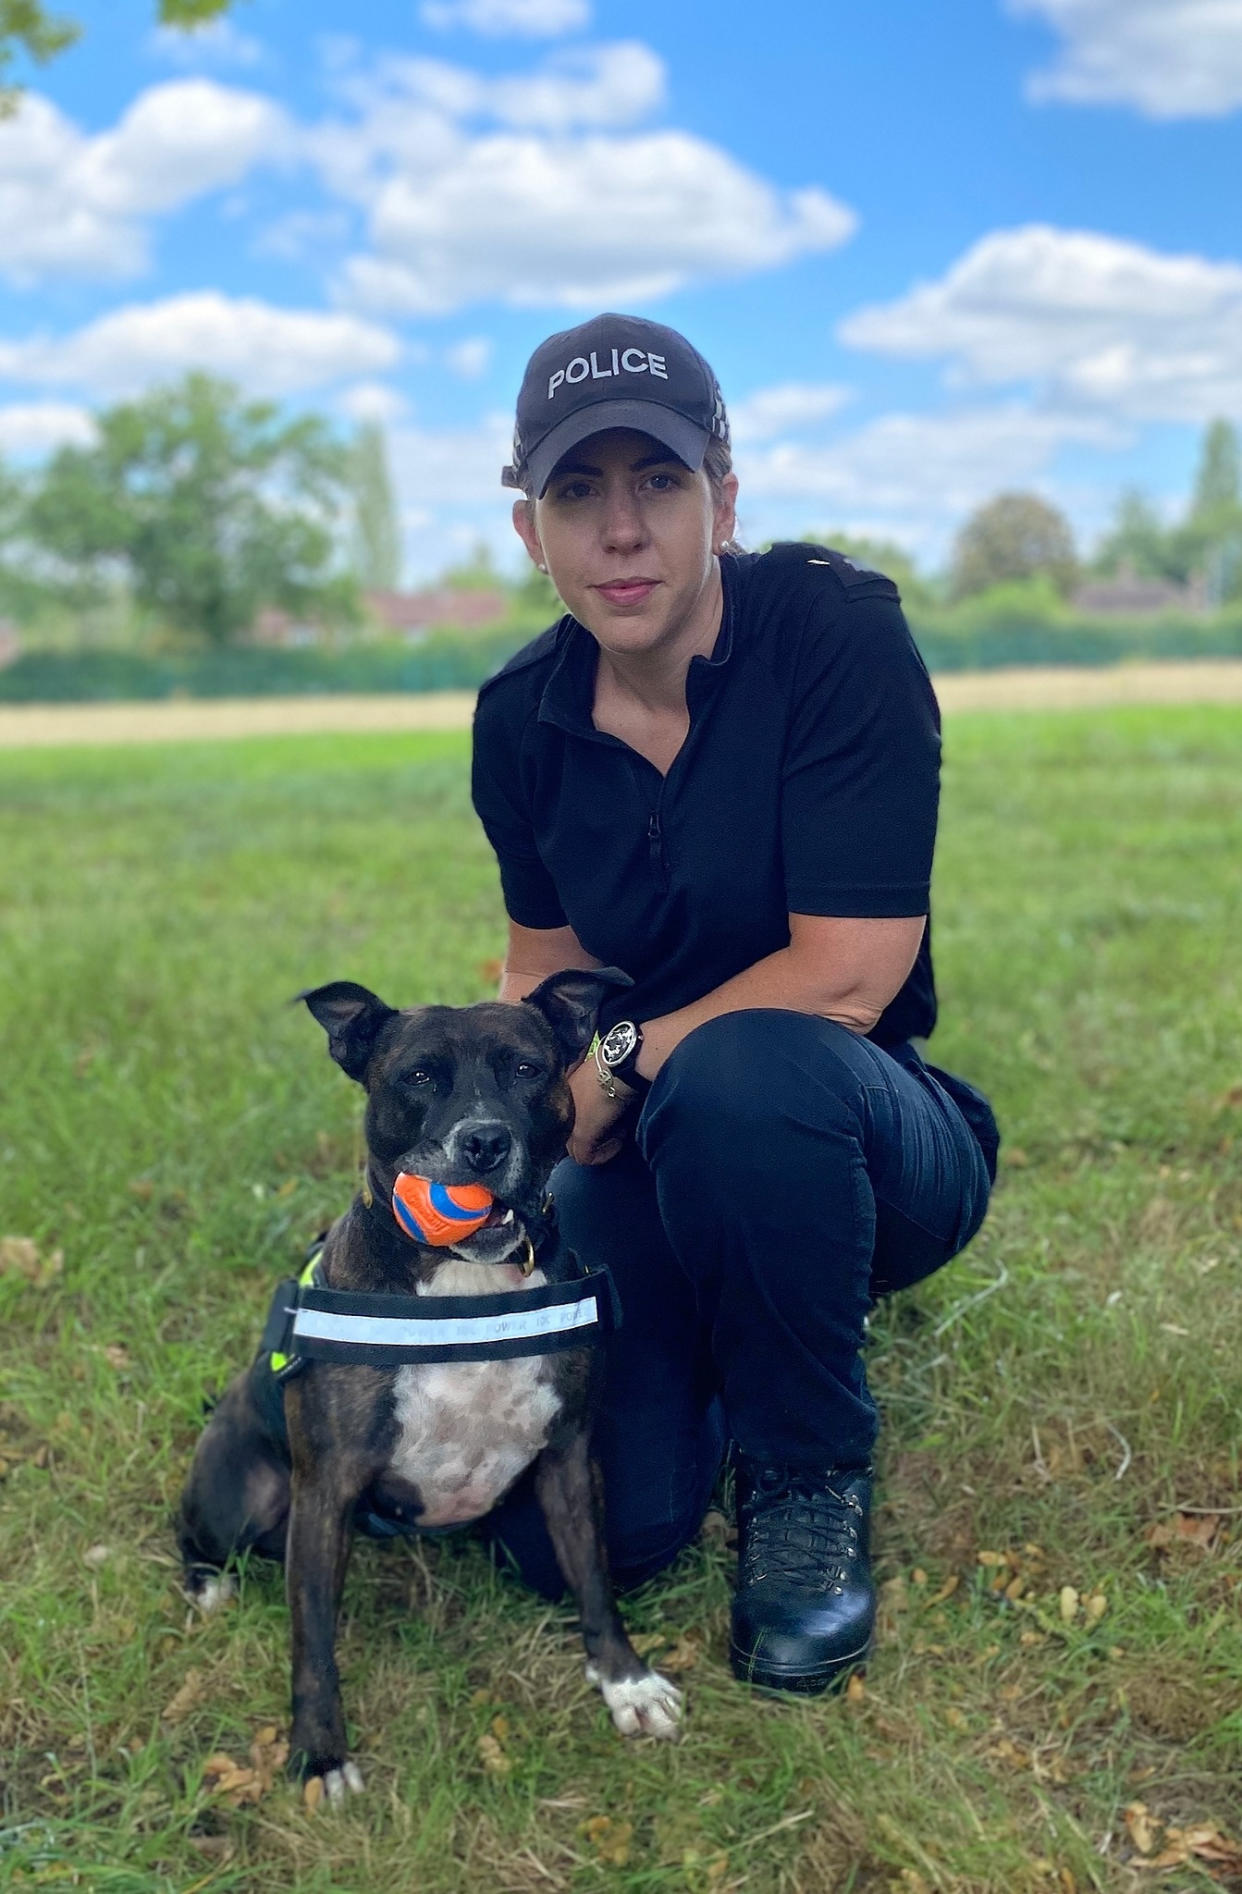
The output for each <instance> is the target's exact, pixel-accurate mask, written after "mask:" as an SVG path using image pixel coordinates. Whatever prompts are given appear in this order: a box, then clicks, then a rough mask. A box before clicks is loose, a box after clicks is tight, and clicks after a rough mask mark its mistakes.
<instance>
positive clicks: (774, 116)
mask: <svg viewBox="0 0 1242 1894" xmlns="http://www.w3.org/2000/svg"><path fill="white" fill-rule="evenodd" d="M57 10H58V11H60V10H69V11H72V12H74V13H75V14H76V15H77V17H78V18H79V19H80V20H81V22H82V24H83V27H84V33H83V37H82V40H81V42H80V43H79V45H78V46H77V47H75V48H74V49H73V50H72V51H71V52H70V53H69V54H68V55H66V56H64V57H62V58H61V59H58V60H56V61H55V62H53V63H52V64H50V65H48V66H46V67H42V68H27V69H25V70H22V69H20V68H19V70H18V72H17V75H16V76H17V77H18V78H19V79H20V80H21V81H22V82H23V84H24V86H25V91H24V93H23V96H22V98H21V101H20V104H19V107H18V110H17V111H16V112H15V113H14V114H13V115H12V116H10V117H9V118H7V119H5V120H3V121H0V229H2V230H3V233H4V234H3V240H2V241H0V452H2V453H4V454H5V455H6V456H7V457H8V458H9V459H10V460H11V461H13V462H14V463H16V464H19V465H21V464H27V465H28V464H34V463H37V462H38V460H39V458H40V457H41V456H43V455H45V454H46V453H48V452H49V451H51V450H52V449H54V448H55V447H56V446H57V445H59V444H60V443H62V442H64V441H85V440H89V438H90V436H91V427H92V423H91V415H92V412H93V411H96V410H97V409H99V408H100V407H106V406H108V405H110V404H111V403H114V402H116V401H117V400H120V399H123V398H125V397H128V396H130V395H133V394H136V393H139V392H141V391H142V390H143V389H145V388H147V387H150V386H152V385H155V384H157V383H159V382H164V381H168V380H170V379H174V378H175V377H177V376H178V375H180V374H181V373H182V372H183V371H184V370H186V369H187V368H190V367H203V368H207V369H209V370H211V371H213V372H214V373H217V374H220V375H224V376H227V377H229V378H231V379H233V380H235V381H237V382H238V383H240V384H241V385H243V386H244V387H245V388H246V389H247V390H249V391H252V392H254V393H256V394H259V395H263V396H268V397H271V398H273V399H277V400H280V401H282V402H286V403H288V404H289V406H290V408H291V409H292V410H303V409H312V410H315V411H319V412H322V413H325V414H328V415H329V416H331V417H333V418H334V419H335V420H336V421H337V422H339V423H340V424H341V425H342V426H348V425H352V424H353V423H354V422H356V421H358V420H361V419H377V420H379V421H381V422H382V423H383V425H384V426H385V428H386V430H387V436H388V442H389V452H390V459H391V464H392V468H393V473H394V478H395V481H396V486H397V492H398V499H399V505H400V511H401V519H402V527H403V534H404V543H405V551H406V575H407V578H408V580H409V581H410V582H412V583H416V582H418V581H419V580H422V579H425V578H427V577H428V576H430V575H432V574H434V573H436V572H438V571H440V570H442V569H443V568H444V567H445V566H446V565H448V564H451V563H453V562H455V561H459V560H461V559H462V558H463V557H466V556H468V555H469V553H470V550H471V548H472V547H473V546H475V545H476V544H477V543H478V542H479V541H485V542H486V543H487V544H488V545H489V547H491V548H492V550H493V552H494V554H495V556H496V557H497V558H498V559H499V560H501V562H502V563H503V564H504V565H505V566H506V567H508V566H512V567H513V568H514V569H516V568H517V565H518V563H519V560H520V558H521V557H522V555H521V554H520V549H519V548H518V545H517V541H516V539H515V538H514V537H513V533H512V528H511V525H510V523H509V511H510V507H511V504H512V496H511V495H509V494H506V493H505V492H504V490H503V489H502V488H501V487H500V484H499V471H500V468H501V466H502V464H503V463H504V461H505V460H507V459H508V447H509V440H510V436H511V433H512V415H513V402H514V398H515V395H516V391H517V387H518V384H519V382H520V379H521V375H522V370H523V367H524V365H525V362H526V359H527V357H528V356H529V354H530V353H531V351H532V350H533V349H534V348H535V346H536V345H537V344H538V343H539V342H540V341H542V340H543V339H544V337H545V336H547V335H549V334H550V333H552V332H553V331H555V330H559V329H563V328H566V327H569V326H570V325H572V324H573V323H575V322H578V321H581V320H583V319H585V318H586V317H588V316H590V315H593V314H596V313H598V312H599V311H601V310H605V309H621V310H626V311H630V312H633V313H636V314H640V315H646V316H650V317H653V318H654V319H656V320H658V321H660V322H666V323H669V324H671V325H672V326H674V327H675V328H678V329H680V330H681V331H682V332H683V333H685V334H686V335H688V336H689V338H690V339H691V341H692V342H694V344H695V345H696V347H698V348H699V349H700V350H701V351H702V352H703V353H704V354H705V355H706V356H707V358H708V360H709V361H710V362H711V363H712V365H713V367H714V368H715V370H716V373H717V375H718V377H719V380H720V382H721V385H722V388H723V390H724V395H725V399H726V402H727V404H728V407H729V412H730V416H731V419H732V423H733V432H734V450H735V463H736V466H737V470H738V474H739V477H740V481H741V498H740V522H741V537H742V538H744V539H747V540H749V541H750V542H751V543H759V542H761V541H763V540H766V539H770V538H774V537H786V538H790V537H802V536H805V535H807V534H808V533H810V534H813V535H814V536H816V537H821V538H822V537H824V536H831V534H832V533H833V532H837V533H842V532H848V533H853V534H866V535H869V536H872V537H879V538H884V539H888V540H895V541H897V542H899V543H900V544H902V545H903V546H904V547H906V548H907V549H908V550H910V551H911V552H912V553H913V554H914V555H915V556H916V557H917V558H918V559H919V560H920V562H922V563H923V564H924V565H927V566H935V565H937V564H938V563H941V562H942V561H943V560H944V559H945V557H946V556H947V553H948V550H949V548H950V547H951V544H952V538H953V535H954V533H955V531H956V530H957V528H958V527H959V526H960V524H961V522H962V520H963V519H964V518H965V516H966V515H967V514H968V513H969V512H970V511H971V509H972V508H974V507H976V506H977V505H979V504H980V503H981V502H983V501H985V500H986V499H988V498H989V497H991V496H992V495H993V494H995V493H997V492H1000V491H1013V490H1015V489H1022V490H1027V491H1035V492H1038V493H1040V494H1042V495H1044V496H1045V497H1046V498H1048V499H1049V500H1051V501H1053V502H1054V503H1055V504H1057V505H1059V506H1061V507H1063V508H1064V509H1065V511H1066V512H1067V513H1068V514H1069V516H1070V518H1071V519H1072V521H1073V523H1074V525H1075V528H1076V530H1077V532H1078V535H1079V539H1080V543H1082V544H1083V546H1084V547H1085V548H1086V547H1089V546H1090V544H1091V543H1092V541H1093V539H1094V538H1096V537H1098V535H1099V534H1100V533H1101V532H1102V531H1104V530H1105V529H1106V528H1107V525H1108V523H1109V520H1110V518H1111V517H1112V513H1113V510H1114V508H1115V505H1116V501H1117V498H1118V496H1119V494H1120V492H1121V490H1122V489H1123V488H1124V487H1126V486H1135V485H1137V486H1140V487H1142V488H1143V489H1144V490H1145V491H1146V492H1147V493H1148V494H1149V495H1150V497H1151V498H1152V499H1153V500H1154V501H1155V502H1156V503H1157V504H1158V505H1159V506H1160V507H1161V509H1162V510H1164V511H1166V512H1167V513H1168V514H1170V515H1173V514H1175V513H1176V511H1177V510H1178V509H1179V508H1180V507H1181V506H1182V505H1183V504H1184V502H1185V498H1186V494H1187V492H1188V489H1189V486H1190V483H1191V480H1192V478H1193V471H1194V465H1195V460H1196V455H1197V449H1198V442H1199V438H1200V435H1201V433H1202V429H1203V427H1204V425H1205V423H1206V422H1208V421H1209V420H1211V419H1212V418H1213V417H1214V416H1217V415H1225V416H1227V417H1230V418H1232V419H1233V420H1235V421H1238V422H1242V190H1240V189H1239V186H1240V184H1242V0H945V4H942V5H929V4H928V0H869V4H867V5H865V6H860V5H859V4H858V3H857V0H848V3H847V0H785V4H782V5H769V6H763V5H758V4H755V3H754V0H748V3H747V4H741V0H713V3H712V4H711V5H710V6H699V5H694V4H687V3H686V0H680V4H677V5H672V6H666V7H664V8H662V9H656V8H652V7H641V8H639V7H635V6H634V5H632V4H631V5H622V4H621V0H365V4H363V3H362V0H354V3H353V4H352V5H346V4H344V0H239V4H238V5H237V6H236V7H235V8H234V10H233V12H232V13H231V15H230V16H229V17H228V19H227V20H226V21H224V22H223V23H220V24H218V25H216V26H213V27H211V28H209V29H206V30H202V31H199V32H196V33H194V34H191V35H185V34H173V33H170V32H168V31H164V30H160V29H157V28H156V27H155V25H154V17H155V0H107V4H106V5H105V4H104V3H103V0H78V4H77V5H76V6H71V5H70V0H65V6H64V8H58V9H57Z"/></svg>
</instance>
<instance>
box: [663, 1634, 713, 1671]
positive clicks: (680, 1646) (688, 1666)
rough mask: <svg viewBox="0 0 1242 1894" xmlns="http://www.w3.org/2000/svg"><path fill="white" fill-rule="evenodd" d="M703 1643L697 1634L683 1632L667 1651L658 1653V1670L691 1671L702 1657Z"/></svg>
mask: <svg viewBox="0 0 1242 1894" xmlns="http://www.w3.org/2000/svg"><path fill="white" fill-rule="evenodd" d="M703 1643H704V1640H703V1638H702V1637H701V1636H700V1635H699V1634H698V1633H697V1632H695V1631H687V1632H685V1633H684V1635H683V1636H681V1637H679V1638H678V1639H677V1641H676V1643H675V1644H673V1645H672V1646H671V1647H670V1648H669V1649H668V1650H667V1651H662V1652H661V1653H660V1669H661V1670H672V1671H677V1670H693V1669H694V1666H695V1665H696V1664H697V1663H698V1661H699V1658H700V1657H701V1656H702V1655H703Z"/></svg>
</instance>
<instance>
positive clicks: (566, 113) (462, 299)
mask: <svg viewBox="0 0 1242 1894" xmlns="http://www.w3.org/2000/svg"><path fill="white" fill-rule="evenodd" d="M342 90H343V91H344V94H345V96H346V97H347V98H348V99H349V100H350V101H351V103H352V104H353V105H354V107H355V108H356V113H357V115H356V117H355V118H354V119H352V120H337V121H335V122H333V123H330V124H327V125H324V126H321V127H319V128H318V129H317V130H316V131H314V132H313V133H311V134H310V135H309V137H308V140H307V148H308V149H309V151H310V152H311V154H312V156H313V158H314V159H315V161H316V162H317V163H318V164H319V166H320V168H321V170H322V172H323V174H324V177H325V179H326V181H327V183H328V185H329V188H331V189H333V190H335V191H336V192H338V193H339V194H340V195H343V196H346V197H349V198H351V199H353V200H354V201H355V202H356V203H358V204H359V205H360V206H361V207H362V209H363V210H364V212H365V214H366V216H367V219H368V224H369V234H370V238H371V244H370V248H369V249H368V250H367V251H366V252H363V253H361V254H358V255H355V256H353V257H351V258H349V259H348V261H347V262H346V264H345V267H344V269H343V271H342V273H341V276H340V279H339V282H338V291H339V293H340V295H341V297H342V299H343V300H345V301H347V302H351V303H354V304H356V305H357V306H359V307H362V308H366V309H371V310H375V311H378V312H382V313H387V314H396V315H406V316H419V315H429V314H440V313H444V312H446V311H448V310H451V309H456V308H459V307H461V306H462V305H463V304H466V303H470V302H473V301H479V300H499V301H502V302H507V303H510V304H517V305H527V304H534V305H545V306H546V305H549V304H561V305H567V306H569V307H589V306H590V305H592V304H599V303H607V302H630V303H635V302H642V301H645V300H649V299H653V298H655V297H658V296H662V295H666V294H668V293H669V292H671V291H672V290H675V289H677V288H679V287H681V286H682V285H683V284H686V283H689V282H693V281H704V280H706V281H711V280H717V279H720V278H723V277H729V276H736V275H746V274H750V273H752V272H754V271H756V270H761V269H769V268H773V267H775V266H777V265H779V264H782V263H785V262H788V261H789V260H790V259H792V258H793V257H796V256H800V255H803V254H806V253H809V252H813V251H822V250H828V249H832V248H834V247H835V246H836V245H838V244H840V243H842V242H844V241H845V239H846V238H847V237H848V236H850V234H851V233H852V231H853V229H854V227H855V223H856V219H855V217H854V214H853V212H852V211H850V210H849V209H848V208H847V207H846V206H845V205H843V204H841V203H839V202H838V201H837V200H836V199H835V198H833V197H831V196H830V195H829V194H828V192H827V191H825V190H823V189H821V188H820V187H818V186H808V187H806V188H805V189H802V190H786V189H782V188H780V187H779V186H776V185H773V184H769V183H768V182H767V181H766V180H764V179H763V178H761V177H758V176H756V175H755V173H754V172H752V171H750V170H748V169H746V168H745V167H744V166H743V165H742V164H740V163H739V162H738V161H737V160H735V159H734V158H732V157H731V156H730V155H729V154H728V153H727V152H726V151H724V150H723V149H721V147H719V146H717V145H714V144H711V143H709V142H707V141H706V140H705V139H702V138H698V137H695V136H693V135H691V134H690V133H687V132H682V131H676V130H651V131H634V130H628V131H627V130H625V129H623V128H626V127H630V126H633V125H634V124H635V122H636V121H638V120H639V119H642V118H644V117H645V116H647V115H648V114H649V113H651V112H652V111H653V110H654V109H655V108H656V107H657V106H658V105H659V104H660V103H661V101H662V99H663V96H664V90H665V71H664V67H663V64H662V63H661V61H660V60H659V59H658V58H657V57H656V55H655V54H654V53H652V52H651V51H650V49H649V48H647V47H644V46H640V45H638V44H636V43H624V44H620V45H615V46H603V47H594V48H590V49H587V50H585V51H583V52H582V53H580V54H574V55H558V56H556V57H555V58H553V59H552V60H551V61H550V62H548V63H547V64H546V65H545V66H544V67H542V68H541V69H540V70H538V71H537V72H535V73H533V74H531V75H529V76H524V77H522V78H520V79H516V78H512V77H507V78H484V77H481V76H480V75H478V74H477V73H474V72H470V71H467V70H466V69H464V68H461V67H456V66H451V65H446V64H442V63H439V62H436V61H432V60H388V61H385V62H383V63H382V65H381V66H380V67H379V68H378V70H377V71H376V72H374V73H372V74H370V75H368V76H366V77H364V78H359V77H358V76H357V75H356V74H354V75H351V76H349V77H348V78H347V79H346V80H345V81H343V82H342Z"/></svg>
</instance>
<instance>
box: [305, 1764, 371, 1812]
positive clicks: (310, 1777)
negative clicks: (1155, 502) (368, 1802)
mask: <svg viewBox="0 0 1242 1894" xmlns="http://www.w3.org/2000/svg"><path fill="white" fill-rule="evenodd" d="M298 1773H299V1774H300V1775H301V1776H302V1799H303V1801H304V1802H305V1803H306V1806H307V1808H308V1809H309V1810H310V1812H311V1814H312V1815H313V1814H314V1812H315V1810H316V1809H317V1808H318V1807H319V1805H320V1803H321V1802H326V1803H327V1804H328V1807H329V1808H334V1809H337V1808H342V1807H343V1806H344V1804H345V1803H346V1802H348V1800H349V1798H350V1796H351V1795H361V1794H362V1791H363V1787H364V1784H363V1780H362V1771H361V1769H359V1767H358V1765H357V1763H356V1762H349V1761H345V1762H340V1763H323V1764H320V1765H316V1764H314V1763H311V1764H309V1765H308V1766H307V1767H306V1768H305V1769H303V1770H299V1771H298Z"/></svg>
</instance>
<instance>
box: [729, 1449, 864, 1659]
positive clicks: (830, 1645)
mask: <svg viewBox="0 0 1242 1894" xmlns="http://www.w3.org/2000/svg"><path fill="white" fill-rule="evenodd" d="M870 1510H871V1472H870V1469H869V1468H867V1467H862V1468H858V1467H850V1468H842V1467H825V1468H823V1469H822V1470H820V1469H817V1470H815V1471H807V1470H806V1469H804V1468H798V1467H785V1466H765V1465H764V1464H763V1463H762V1462H761V1461H758V1460H752V1459H750V1458H749V1457H748V1456H747V1455H745V1454H739V1455H738V1463H737V1521H738V1574H737V1577H738V1583H737V1596H736V1597H735V1599H734V1601H733V1641H732V1646H731V1650H730V1656H731V1658H732V1660H733V1669H734V1671H735V1673H736V1675H737V1676H739V1677H741V1678H742V1679H743V1680H744V1681H745V1682H747V1683H752V1684H759V1685H762V1686H763V1687H764V1688H766V1689H768V1690H798V1691H801V1692H803V1693H804V1694H806V1695H814V1694H815V1693H816V1692H817V1691H820V1690H826V1689H828V1687H829V1686H830V1685H831V1684H832V1683H834V1682H838V1683H842V1682H844V1681H845V1678H846V1677H847V1676H848V1674H849V1672H850V1671H851V1670H852V1669H853V1668H854V1666H855V1665H857V1664H858V1663H859V1662H860V1661H861V1660H862V1659H863V1658H864V1657H865V1656H866V1654H867V1646H868V1645H869V1644H870V1642H871V1633H872V1631H873V1630H874V1628H875V1586H874V1585H873V1584H872V1581H871V1563H870V1558H869V1541H868V1516H869V1513H870Z"/></svg>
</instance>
